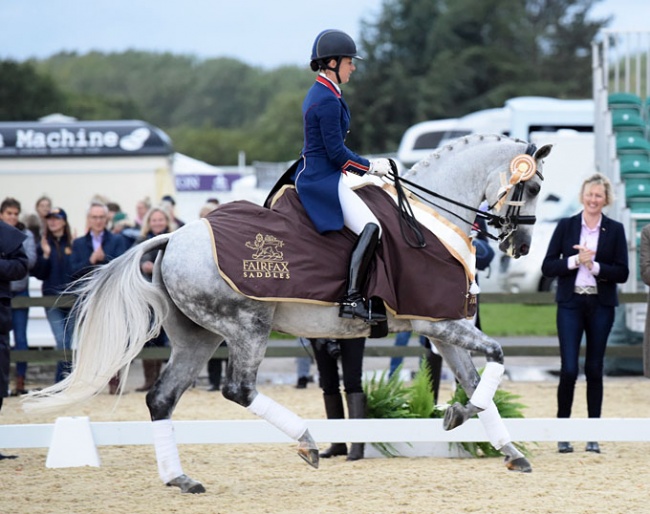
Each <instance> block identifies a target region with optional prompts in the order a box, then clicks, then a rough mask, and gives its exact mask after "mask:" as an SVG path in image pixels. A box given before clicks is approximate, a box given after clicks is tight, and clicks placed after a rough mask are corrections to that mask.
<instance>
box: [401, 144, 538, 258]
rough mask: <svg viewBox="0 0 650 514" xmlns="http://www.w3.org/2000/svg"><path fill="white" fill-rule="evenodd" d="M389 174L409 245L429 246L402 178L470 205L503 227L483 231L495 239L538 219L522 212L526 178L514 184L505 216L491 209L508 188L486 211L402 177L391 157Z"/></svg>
mask: <svg viewBox="0 0 650 514" xmlns="http://www.w3.org/2000/svg"><path fill="white" fill-rule="evenodd" d="M536 151H537V147H536V146H535V145H533V144H532V143H531V144H529V145H528V147H527V148H526V153H527V154H528V155H530V156H533V155H534V154H535V152H536ZM535 174H536V175H538V176H539V177H540V179H542V180H544V177H543V176H542V174H541V172H540V171H539V170H538V171H536V172H535ZM389 178H390V179H392V181H393V183H394V186H395V190H396V192H397V206H398V210H399V213H400V230H401V232H402V237H403V238H404V240H405V241H406V243H407V244H408V245H409V246H411V247H414V248H424V246H426V243H425V242H424V235H423V234H422V230H421V229H420V226H419V223H418V221H417V220H416V219H415V216H414V214H413V210H412V209H411V205H410V204H409V202H408V197H407V195H406V193H405V192H404V188H403V187H402V182H403V183H404V184H407V185H409V186H410V187H411V188H412V189H417V190H419V191H422V192H423V193H426V194H427V195H430V196H433V197H434V198H438V199H440V200H444V201H445V202H448V203H451V204H453V205H456V206H458V207H463V208H464V209H467V210H468V211H470V212H472V213H474V214H475V215H476V217H478V218H482V219H484V220H486V221H487V224H488V225H491V226H493V227H495V228H496V229H498V230H500V232H499V235H498V236H494V235H492V234H490V233H489V232H483V234H484V235H485V236H486V237H489V238H490V239H493V240H495V241H497V240H498V241H499V242H502V241H504V240H505V239H507V238H508V237H509V236H510V235H511V234H512V233H513V232H515V231H516V230H517V227H518V226H519V225H533V224H535V221H537V217H536V216H534V215H525V216H522V215H521V214H520V212H521V204H522V202H521V199H522V198H523V196H524V187H525V185H524V183H523V182H518V183H517V184H515V185H514V186H513V187H512V196H511V199H510V201H509V202H508V209H507V211H506V214H505V216H499V215H497V214H493V213H492V212H489V211H491V210H492V209H493V208H494V207H495V205H496V204H497V203H499V201H500V200H502V197H503V196H506V195H507V194H508V193H509V191H505V192H504V193H503V195H502V197H500V198H497V201H496V202H495V203H494V204H492V205H490V206H489V207H488V211H484V210H481V209H479V208H478V207H472V206H470V205H467V204H464V203H462V202H459V201H457V200H453V199H451V198H447V197H446V196H444V195H441V194H439V193H436V192H435V191H431V190H430V189H427V188H425V187H422V186H420V185H419V184H416V183H415V182H411V181H410V180H407V179H405V178H402V177H400V176H399V173H398V170H397V165H396V164H395V163H394V162H393V161H392V160H391V172H390V173H389ZM411 194H412V195H413V196H416V197H417V198H419V199H420V200H422V201H423V202H424V203H427V204H429V205H431V206H432V207H435V208H436V209H437V210H441V211H445V212H447V213H449V214H451V215H452V216H455V217H456V218H458V219H459V220H461V221H464V222H465V223H467V224H469V225H472V224H473V223H474V220H471V221H470V220H467V219H465V218H463V217H462V216H460V215H459V214H456V213H455V212H453V211H451V210H449V209H447V208H446V207H443V206H442V205H439V204H437V203H436V202H433V201H431V200H430V199H428V198H425V197H424V196H423V195H421V194H418V193H417V192H415V191H411ZM407 230H408V231H410V232H412V233H413V234H414V236H415V239H416V241H415V242H413V241H412V240H410V239H409V237H408V235H407Z"/></svg>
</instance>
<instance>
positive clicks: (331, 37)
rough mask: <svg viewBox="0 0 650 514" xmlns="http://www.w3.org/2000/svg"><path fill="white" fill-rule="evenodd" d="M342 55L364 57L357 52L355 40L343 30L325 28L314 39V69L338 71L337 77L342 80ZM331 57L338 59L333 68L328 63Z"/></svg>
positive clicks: (312, 55) (312, 57)
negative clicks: (340, 75)
mask: <svg viewBox="0 0 650 514" xmlns="http://www.w3.org/2000/svg"><path fill="white" fill-rule="evenodd" d="M342 57H354V58H355V59H363V57H360V56H359V55H358V54H357V45H356V44H355V43H354V40H353V39H352V38H351V37H350V36H348V35H347V34H346V33H345V32H343V31H342V30H336V29H328V30H324V31H323V32H321V33H320V34H318V36H316V40H315V41H314V46H313V47H312V50H311V63H310V67H311V69H312V70H313V71H318V70H332V71H333V72H334V73H336V79H337V80H338V81H339V83H340V82H341V77H339V66H340V64H341V58H342ZM331 59H336V66H335V67H334V68H332V67H331V66H329V65H328V64H327V63H328V61H330V60H331Z"/></svg>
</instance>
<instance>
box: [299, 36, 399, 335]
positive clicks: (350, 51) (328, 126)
mask: <svg viewBox="0 0 650 514" xmlns="http://www.w3.org/2000/svg"><path fill="white" fill-rule="evenodd" d="M353 58H359V56H358V55H357V47H356V45H355V43H354V41H353V40H352V38H351V37H350V36H348V35H347V34H346V33H345V32H341V31H340V30H325V31H323V32H321V33H320V34H319V35H318V36H317V37H316V40H315V41H314V46H313V48H312V55H311V69H312V70H313V71H316V72H319V73H318V77H316V82H315V83H314V85H313V86H312V87H311V89H310V90H309V92H308V93H307V96H306V97H305V100H304V102H303V106H302V113H303V123H304V146H303V148H302V152H301V156H300V160H299V164H298V167H297V169H296V172H295V174H294V177H293V179H294V182H295V185H296V191H297V192H298V196H299V197H300V201H301V202H302V204H303V206H304V208H305V211H306V212H307V215H308V216H309V218H310V219H311V221H312V222H313V224H314V226H315V227H316V230H318V232H320V233H321V234H322V233H324V232H328V231H330V230H341V229H342V228H343V227H344V226H346V227H348V228H349V229H350V230H352V232H354V233H355V234H356V235H358V236H359V238H358V239H357V242H356V244H355V246H354V249H353V250H352V254H351V257H350V265H349V270H348V281H347V292H346V296H345V298H344V299H343V300H342V302H341V307H340V312H339V315H340V316H341V317H344V318H361V319H364V320H365V321H366V322H367V323H370V324H374V323H377V322H379V321H383V320H385V319H386V318H385V316H381V317H380V316H378V315H377V314H371V313H370V312H369V310H368V307H367V305H366V301H365V299H364V298H363V295H362V289H363V286H364V283H365V281H366V278H367V273H368V269H369V267H370V264H371V262H372V259H373V257H374V253H375V249H376V247H377V245H378V243H379V238H380V237H381V225H380V223H379V221H378V220H377V218H376V217H375V215H374V214H373V213H372V211H371V210H370V208H368V206H367V205H366V204H365V203H364V202H363V200H361V198H360V197H359V196H358V195H357V194H356V193H355V192H354V191H352V189H350V187H349V186H347V185H346V184H345V183H344V182H343V174H344V173H354V174H357V175H364V174H366V173H371V174H373V175H378V176H384V175H386V174H387V173H388V172H389V171H390V161H389V160H388V159H383V158H382V159H374V160H372V161H370V160H368V159H366V158H364V157H361V156H360V155H357V154H356V153H354V152H353V151H351V150H350V149H348V148H347V147H346V146H345V136H346V134H347V132H348V129H349V128H350V110H349V108H348V106H347V104H346V103H345V100H343V96H342V93H341V89H340V87H339V86H340V85H341V84H345V83H346V82H348V81H349V80H350V75H351V74H352V72H353V71H354V70H355V66H354V63H353V62H352V59H353Z"/></svg>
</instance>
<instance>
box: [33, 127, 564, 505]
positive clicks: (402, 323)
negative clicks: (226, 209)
mask: <svg viewBox="0 0 650 514" xmlns="http://www.w3.org/2000/svg"><path fill="white" fill-rule="evenodd" d="M550 150H551V148H550V146H549V145H545V146H543V147H541V148H539V149H536V148H534V147H533V146H532V145H529V144H528V143H526V142H524V141H520V140H514V139H510V138H507V137H504V136H496V135H475V136H469V137H466V138H462V139H459V140H456V141H454V142H452V143H451V144H449V145H447V146H445V147H442V148H440V149H438V150H437V151H436V152H434V153H433V154H431V155H430V157H429V158H428V159H426V160H424V161H422V162H420V163H418V164H417V165H416V166H414V168H413V169H411V170H409V171H408V172H407V173H406V174H405V175H404V179H406V180H408V181H409V182H410V183H411V184H416V185H418V186H421V187H423V188H425V189H423V191H424V192H422V193H420V195H421V197H422V200H423V201H428V200H431V201H433V202H437V203H438V204H440V203H441V202H442V203H444V198H446V199H451V200H453V202H450V203H448V204H446V205H445V207H444V209H440V211H439V214H440V216H442V217H444V218H448V219H449V221H451V222H452V223H454V224H455V225H456V226H457V227H458V228H459V229H460V231H462V233H463V234H469V233H470V230H471V223H472V221H473V220H474V218H475V216H476V210H475V209H476V208H477V207H478V206H479V205H480V204H481V202H482V201H484V200H487V201H488V203H489V205H491V206H492V207H493V213H494V214H495V215H497V216H499V220H500V222H499V223H497V226H498V231H499V234H500V235H499V239H500V243H499V248H500V249H501V250H502V251H504V252H506V253H507V254H508V255H510V256H512V257H514V258H517V257H520V256H522V255H525V254H527V253H528V251H529V248H530V242H531V234H532V222H531V220H534V216H533V215H534V212H535V204H536V200H537V197H538V194H539V192H540V187H541V180H542V178H543V177H542V174H541V169H542V159H543V158H545V157H546V156H547V155H548V154H549V152H550ZM527 159H528V160H527ZM520 162H523V164H524V167H525V168H526V167H527V170H528V171H530V166H531V165H532V167H533V171H534V173H532V174H530V173H528V174H527V175H526V176H525V177H524V178H522V176H521V170H520V169H519V163H520ZM513 163H514V164H513ZM513 196H515V197H516V198H515V199H514V200H513ZM441 197H442V198H443V200H440V198H441ZM513 206H514V211H513V210H512V209H513ZM468 207H471V208H468ZM506 212H511V213H512V212H515V213H516V214H515V215H514V216H505V213H506ZM524 218H526V219H528V224H522V221H523V220H524ZM209 230H210V229H209V228H208V227H207V225H206V222H205V221H203V220H199V221H196V222H192V223H189V224H187V225H185V226H183V227H182V228H180V229H178V230H177V231H175V232H173V233H170V234H163V235H160V236H158V237H155V238H153V239H150V240H148V241H145V242H143V243H141V244H139V245H137V246H135V247H133V248H132V249H131V250H129V251H128V252H127V253H125V254H123V255H122V256H121V257H118V258H116V259H115V260H113V261H112V262H110V263H109V264H107V265H105V266H103V267H101V268H99V269H98V270H96V271H95V272H93V273H92V274H91V275H90V276H88V277H86V278H85V279H82V282H81V283H80V284H79V288H78V294H79V297H78V300H77V302H76V307H75V309H76V323H75V335H74V338H75V341H76V344H77V350H76V352H75V357H74V367H73V371H72V373H71V374H70V375H69V376H68V377H67V378H66V379H65V380H63V381H62V382H60V383H58V384H55V385H53V386H51V387H48V388H46V389H44V390H42V391H39V392H36V393H33V394H32V395H31V396H30V397H28V398H27V399H26V405H25V407H26V409H28V410H29V409H30V408H31V409H45V408H50V409H51V408H59V407H64V406H66V405H70V404H74V403H77V402H79V401H81V400H84V399H88V398H90V397H92V396H93V395H95V394H97V393H98V392H99V391H101V390H102V388H104V387H105V386H106V384H107V383H108V382H109V380H110V378H111V377H112V376H113V375H115V373H117V372H118V371H120V370H122V371H123V372H128V367H129V364H130V362H131V361H132V360H133V359H134V358H135V357H136V356H137V355H138V353H139V352H140V351H141V349H142V348H143V345H144V344H145V342H146V341H148V340H149V339H150V338H151V337H152V336H154V335H155V334H157V333H158V332H159V330H160V329H161V327H164V329H165V331H166V332H167V334H168V336H169V339H170V343H171V357H170V359H169V363H168V364H167V366H166V367H165V369H164V371H163V373H162V375H161V376H160V378H159V379H158V381H157V382H156V384H155V385H154V387H153V388H152V389H151V390H150V391H149V393H148V394H147V397H146V402H147V406H148V408H149V411H150V414H151V419H152V421H153V424H152V426H153V433H154V445H155V450H156V457H157V461H158V470H159V474H160V477H161V479H162V480H163V481H164V483H166V484H167V485H173V486H177V487H179V488H180V489H181V491H182V492H191V493H199V492H204V491H205V489H204V487H203V485H202V484H201V483H200V482H198V481H196V480H194V479H192V478H190V477H189V476H187V475H185V474H184V473H183V470H182V468H181V463H180V458H179V455H178V450H177V447H176V443H175V439H174V434H173V426H172V423H171V416H172V413H173V411H174V408H175V406H176V404H177V402H178V401H179V399H180V397H181V395H182V394H183V393H184V392H185V391H186V390H187V389H188V388H189V387H190V386H191V385H192V383H193V382H194V380H195V379H196V377H197V375H198V374H199V372H200V370H201V369H202V368H203V366H205V364H206V362H207V361H208V359H209V358H210V357H211V356H212V354H213V353H214V351H215V350H216V348H217V347H218V346H219V345H220V344H221V343H222V342H223V341H224V340H226V341H228V350H229V359H228V366H227V372H226V378H225V381H224V384H223V388H222V391H223V395H224V396H225V397H226V398H227V399H229V400H232V401H234V402H237V403H238V404H240V405H242V406H243V407H246V408H247V409H248V410H249V411H251V412H253V413H254V414H257V415H258V416H261V417H262V418H264V419H266V420H267V421H269V422H270V423H272V424H274V425H275V426H277V427H278V428H279V429H280V430H282V431H283V432H285V433H286V434H288V435H289V436H290V437H292V438H293V439H294V440H297V441H298V453H299V455H300V457H302V458H303V459H304V460H305V461H306V462H308V463H309V464H310V465H312V466H314V467H318V448H317V446H316V443H315V442H314V440H313V438H312V437H311V435H310V433H309V431H308V429H307V427H306V424H305V422H304V420H302V419H301V418H300V417H298V416H297V415H295V414H294V413H292V412H291V411H290V410H289V409H287V408H285V407H283V406H281V405H279V404H278V403H277V402H275V401H273V400H272V399H270V398H269V397H267V396H265V395H263V394H261V393H259V392H258V391H257V388H256V378H257V372H258V367H259V365H260V363H261V361H262V359H263V358H264V354H265V349H266V346H267V341H268V337H269V334H270V333H271V331H272V330H277V331H280V332H284V333H287V334H294V335H297V336H304V337H312V338H316V337H332V338H352V337H360V336H368V335H369V327H368V326H367V325H366V324H365V323H364V322H363V321H362V320H350V319H342V318H339V317H338V307H337V306H336V305H332V306H322V305H315V304H313V303H296V302H277V301H260V300H255V299H251V298H249V297H246V296H244V295H242V294H240V293H238V292H236V291H235V290H233V289H232V288H231V287H230V286H229V285H228V283H227V282H226V281H225V280H224V279H223V278H222V277H221V276H220V274H219V271H218V269H217V267H216V265H215V262H214V258H213V248H212V239H211V234H210V233H209ZM463 237H465V236H463ZM468 241H469V240H468ZM469 246H470V247H471V244H470V245H469ZM152 250H160V252H159V255H158V258H157V260H156V265H155V271H154V279H153V282H148V281H146V280H145V279H144V278H143V275H142V274H141V272H140V267H139V262H140V258H141V257H142V255H143V254H145V253H147V252H150V251H152ZM431 317H432V318H434V317H435V313H431ZM388 327H389V330H390V331H391V332H399V331H406V330H413V331H414V332H416V333H419V334H422V335H425V336H427V337H428V338H429V339H430V340H431V341H432V342H433V344H434V345H435V346H436V348H437V350H438V351H439V353H440V354H441V355H442V357H443V358H444V359H445V361H446V363H447V365H448V366H449V367H450V369H451V370H452V371H453V373H454V375H455V377H456V378H457V380H458V381H459V382H460V384H462V386H463V388H464V389H465V391H466V392H467V393H468V395H470V402H468V404H467V405H460V404H456V405H454V406H452V407H450V408H449V409H448V412H447V416H446V418H445V420H444V427H445V429H447V430H449V429H452V428H455V427H456V426H458V425H460V424H462V423H463V422H464V421H465V420H467V419H469V418H470V417H472V416H473V415H475V414H477V413H478V416H479V418H480V419H481V421H482V422H483V425H484V427H485V429H486V432H487V435H488V438H489V440H490V442H491V443H492V444H493V445H494V446H495V447H496V448H497V449H499V450H500V451H501V452H502V453H503V454H504V455H505V462H506V466H507V468H508V469H511V470H516V471H522V472H527V471H530V470H531V466H530V463H529V462H528V460H527V459H526V458H525V456H524V455H522V454H521V452H519V451H518V450H517V449H516V447H515V446H514V445H513V444H512V442H511V440H510V437H509V434H508V432H507V430H506V428H505V426H504V424H503V422H502V420H501V418H500V416H499V414H498V411H497V410H496V407H495V405H494V402H493V401H492V397H493V395H494V392H495V390H496V388H497V387H498V385H499V382H500V379H501V376H502V374H503V362H504V355H503V351H502V349H501V346H500V345H499V343H498V342H497V341H495V340H494V339H492V338H490V337H488V336H486V335H485V334H483V333H482V332H480V331H479V330H478V329H476V328H475V327H474V324H473V323H472V321H471V320H468V319H458V320H443V321H435V322H434V321H426V320H422V319H396V318H395V317H394V316H392V315H390V314H389V319H388ZM470 352H478V353H480V354H483V355H485V356H486V360H487V364H486V367H485V371H484V373H483V376H482V377H481V376H480V375H479V374H478V372H477V370H476V368H475V366H474V364H473V362H472V358H471V354H470Z"/></svg>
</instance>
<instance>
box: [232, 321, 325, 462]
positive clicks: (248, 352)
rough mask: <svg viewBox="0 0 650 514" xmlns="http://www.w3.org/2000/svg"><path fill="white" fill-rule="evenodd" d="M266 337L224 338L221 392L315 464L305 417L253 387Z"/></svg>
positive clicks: (314, 455) (316, 448)
mask: <svg viewBox="0 0 650 514" xmlns="http://www.w3.org/2000/svg"><path fill="white" fill-rule="evenodd" d="M267 337H268V333H265V334H264V335H263V336H260V337H253V336H252V335H251V333H250V332H248V333H247V337H246V339H245V340H242V339H240V340H238V341H234V340H231V339H229V340H228V348H229V357H228V366H227V369H226V378H225V381H224V385H223V387H222V389H221V390H222V394H223V396H224V397H225V398H227V399H228V400H231V401H233V402H236V403H238V404H240V405H242V406H243V407H246V409H247V410H248V411H249V412H252V413H253V414H255V415H257V416H259V417H261V418H263V419H265V420H266V421H268V422H269V423H271V424H272V425H273V426H275V427H276V428H278V429H279V430H281V431H282V432H284V433H285V434H287V435H288V436H289V437H291V438H292V439H294V440H296V441H298V455H299V456H300V458H302V459H303V460H304V461H305V462H307V463H308V464H309V465H310V466H313V467H314V468H318V446H317V445H316V442H315V441H314V439H313V438H312V436H311V434H310V433H309V430H308V429H307V424H306V423H305V420H303V419H302V418H301V417H300V416H298V415H296V414H295V413H293V412H291V411H290V410H289V409H287V408H286V407H284V406H282V405H280V404H279V403H277V402H276V401H274V400H272V399H271V398H269V397H268V396H266V395H264V394H262V393H260V392H258V391H257V388H256V383H257V370H258V368H259V365H260V363H261V362H262V358H263V357H264V352H265V349H266V341H267Z"/></svg>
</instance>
